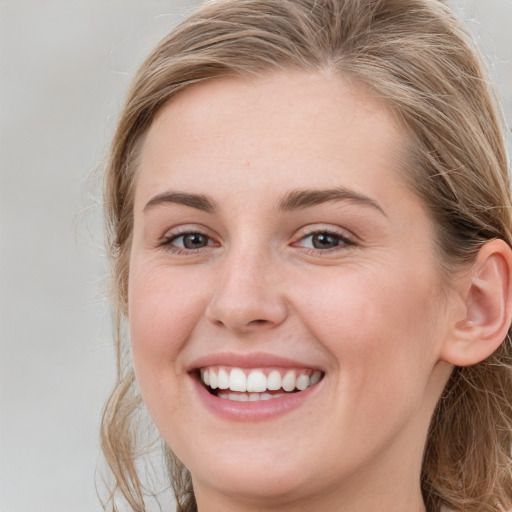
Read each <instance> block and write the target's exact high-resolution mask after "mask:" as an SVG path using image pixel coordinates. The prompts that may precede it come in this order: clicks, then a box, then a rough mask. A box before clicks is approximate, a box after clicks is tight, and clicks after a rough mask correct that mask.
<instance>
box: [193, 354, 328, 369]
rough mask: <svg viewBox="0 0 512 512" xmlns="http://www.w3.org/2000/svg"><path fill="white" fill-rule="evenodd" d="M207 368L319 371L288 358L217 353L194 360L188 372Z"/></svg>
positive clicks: (309, 364) (271, 355) (312, 365)
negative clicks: (227, 367) (273, 368)
mask: <svg viewBox="0 0 512 512" xmlns="http://www.w3.org/2000/svg"><path fill="white" fill-rule="evenodd" d="M209 366H229V367H235V368H271V367H279V368H297V369H300V368H307V369H313V370H321V368H319V367H318V366H317V365H314V364H311V363H303V362H300V361H297V360H295V359H290V358H288V357H282V356H277V355H274V354H267V353H263V352H257V353H245V354H240V353H238V354H237V353H233V352H218V353H215V354H209V355H206V356H202V357H200V358H198V359H196V360H194V361H193V362H192V363H191V364H190V365H189V366H188V367H187V370H186V371H188V372H190V371H193V370H197V369H199V368H207V367H209Z"/></svg>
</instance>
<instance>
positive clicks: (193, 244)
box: [163, 232, 211, 250]
mask: <svg viewBox="0 0 512 512" xmlns="http://www.w3.org/2000/svg"><path fill="white" fill-rule="evenodd" d="M163 245H166V246H170V247H172V248H175V249H187V250H194V249H202V248H203V247H208V246H209V245H211V239H210V237H209V236H207V235H205V234H203V233H199V232H190V233H180V234H177V235H171V236H170V237H168V238H167V239H166V240H165V242H164V244H163Z"/></svg>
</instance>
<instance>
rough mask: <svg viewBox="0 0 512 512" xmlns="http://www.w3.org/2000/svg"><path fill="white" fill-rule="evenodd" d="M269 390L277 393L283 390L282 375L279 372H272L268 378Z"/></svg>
mask: <svg viewBox="0 0 512 512" xmlns="http://www.w3.org/2000/svg"><path fill="white" fill-rule="evenodd" d="M267 389H269V390H270V391H277V390H278V389H281V374H280V373H279V372H278V371H277V370H272V371H271V372H270V373H269V374H268V377H267Z"/></svg>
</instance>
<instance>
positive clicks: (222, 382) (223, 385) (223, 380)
mask: <svg viewBox="0 0 512 512" xmlns="http://www.w3.org/2000/svg"><path fill="white" fill-rule="evenodd" d="M217 384H218V386H219V389H228V388H229V375H228V372H227V371H226V370H223V369H222V368H221V369H220V370H219V375H218V378H217Z"/></svg>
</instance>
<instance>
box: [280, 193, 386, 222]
mask: <svg viewBox="0 0 512 512" xmlns="http://www.w3.org/2000/svg"><path fill="white" fill-rule="evenodd" d="M332 201H349V202H352V203H357V204H361V205H363V206H369V207H371V208H375V209H376V210H378V211H379V212H380V213H382V214H383V215H384V216H385V217H387V215H386V212H385V211H384V209H383V208H382V207H381V206H380V205H379V203H378V202H377V201H375V200H374V199H372V198H370V197H368V196H365V195H364V194H361V193H359V192H356V191H354V190H350V189H348V188H345V187H338V188H333V189H325V190H292V191H291V192H288V193H287V194H286V195H285V196H284V197H283V198H282V199H281V200H280V201H279V203H278V206H279V209H280V210H282V211H292V210H304V209H306V208H310V207H312V206H316V205H319V204H323V203H329V202H332Z"/></svg>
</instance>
